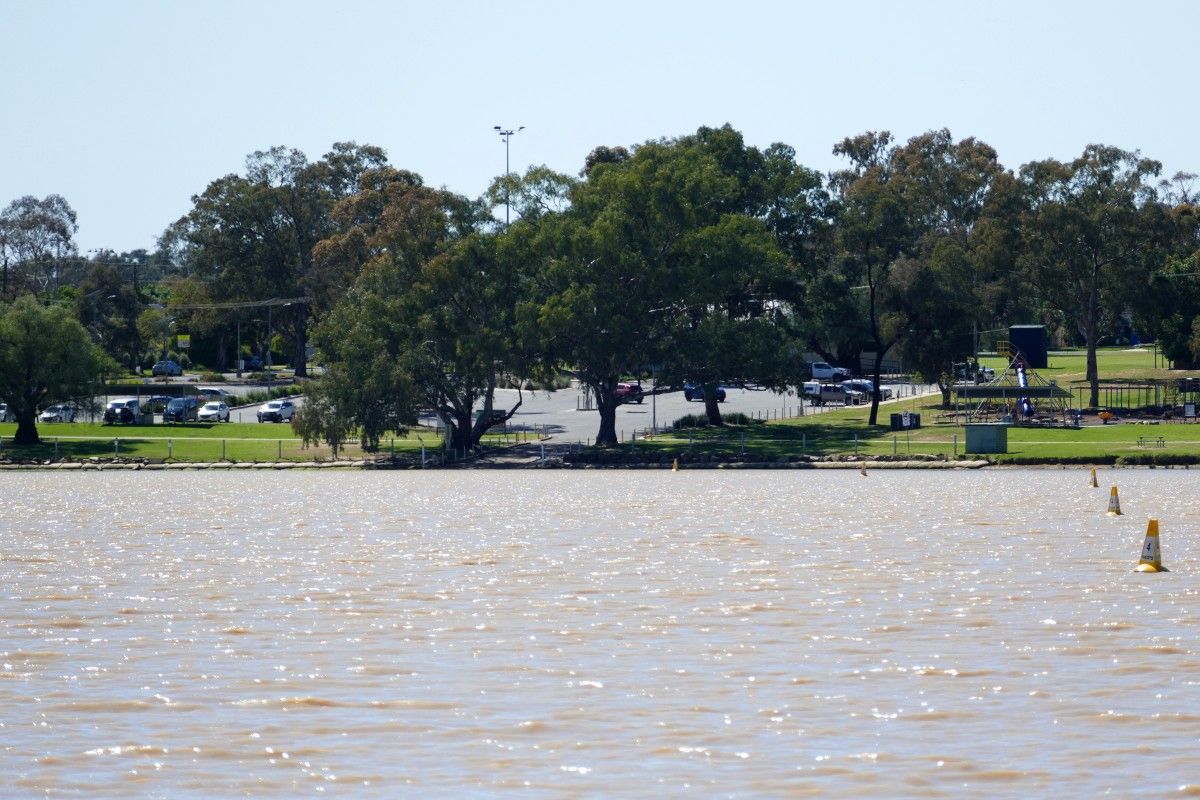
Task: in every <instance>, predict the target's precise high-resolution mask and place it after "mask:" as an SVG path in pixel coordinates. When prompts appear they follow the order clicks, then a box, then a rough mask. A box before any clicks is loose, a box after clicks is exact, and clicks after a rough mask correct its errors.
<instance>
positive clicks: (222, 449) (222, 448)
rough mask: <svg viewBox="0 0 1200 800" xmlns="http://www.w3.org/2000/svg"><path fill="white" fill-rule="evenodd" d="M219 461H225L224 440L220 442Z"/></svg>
mask: <svg viewBox="0 0 1200 800" xmlns="http://www.w3.org/2000/svg"><path fill="white" fill-rule="evenodd" d="M221 460H222V461H224V460H225V440H224V439H222V440H221Z"/></svg>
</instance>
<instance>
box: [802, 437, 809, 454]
mask: <svg viewBox="0 0 1200 800" xmlns="http://www.w3.org/2000/svg"><path fill="white" fill-rule="evenodd" d="M800 455H802V456H806V455H808V434H807V433H802V434H800Z"/></svg>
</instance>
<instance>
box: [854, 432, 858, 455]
mask: <svg viewBox="0 0 1200 800" xmlns="http://www.w3.org/2000/svg"><path fill="white" fill-rule="evenodd" d="M854 457H855V458H858V434H857V433H856V434H854Z"/></svg>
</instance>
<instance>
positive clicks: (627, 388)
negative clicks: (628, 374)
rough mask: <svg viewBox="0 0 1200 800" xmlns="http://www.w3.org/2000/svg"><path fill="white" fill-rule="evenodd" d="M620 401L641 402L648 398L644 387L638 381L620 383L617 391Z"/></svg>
mask: <svg viewBox="0 0 1200 800" xmlns="http://www.w3.org/2000/svg"><path fill="white" fill-rule="evenodd" d="M616 397H617V402H618V403H640V402H642V400H644V399H645V398H646V393H645V392H644V391H642V387H641V386H638V385H637V384H636V383H624V382H622V383H618V384H617V392H616Z"/></svg>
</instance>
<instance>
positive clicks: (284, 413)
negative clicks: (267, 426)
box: [258, 400, 296, 422]
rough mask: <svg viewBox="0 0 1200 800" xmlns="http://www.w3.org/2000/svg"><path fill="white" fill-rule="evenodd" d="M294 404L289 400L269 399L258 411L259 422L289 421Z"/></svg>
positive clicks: (294, 409) (292, 414)
mask: <svg viewBox="0 0 1200 800" xmlns="http://www.w3.org/2000/svg"><path fill="white" fill-rule="evenodd" d="M295 413H296V404H295V403H293V402H292V401H291V400H271V401H270V402H268V403H267V404H266V405H264V406H263V407H262V408H261V409H260V410H259V412H258V421H259V422H291V420H292V417H293V416H294V415H295Z"/></svg>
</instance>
